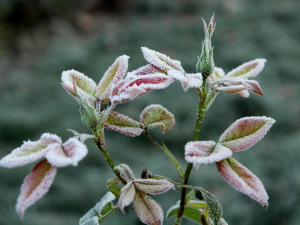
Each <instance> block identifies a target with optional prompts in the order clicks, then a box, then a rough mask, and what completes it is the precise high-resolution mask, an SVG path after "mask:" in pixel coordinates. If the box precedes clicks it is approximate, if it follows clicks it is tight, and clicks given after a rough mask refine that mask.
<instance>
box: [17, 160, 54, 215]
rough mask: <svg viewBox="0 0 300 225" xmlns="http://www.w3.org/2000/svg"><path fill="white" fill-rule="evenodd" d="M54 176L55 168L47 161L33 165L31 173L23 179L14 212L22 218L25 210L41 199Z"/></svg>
mask: <svg viewBox="0 0 300 225" xmlns="http://www.w3.org/2000/svg"><path fill="white" fill-rule="evenodd" d="M55 175H56V167H54V166H51V164H50V163H48V162H47V160H43V161H41V162H39V163H38V164H36V165H35V167H34V168H33V169H32V171H31V173H30V174H29V175H28V176H27V177H26V178H25V180H24V183H23V184H22V187H21V193H20V195H19V197H18V200H17V205H16V210H17V212H18V214H19V215H20V217H21V218H23V216H24V213H25V210H26V209H27V208H28V207H29V206H31V205H33V204H34V203H35V202H36V201H38V200H39V199H40V198H42V197H43V196H44V195H45V194H46V193H47V192H48V190H49V188H50V186H51V184H52V183H53V180H54V177H55Z"/></svg>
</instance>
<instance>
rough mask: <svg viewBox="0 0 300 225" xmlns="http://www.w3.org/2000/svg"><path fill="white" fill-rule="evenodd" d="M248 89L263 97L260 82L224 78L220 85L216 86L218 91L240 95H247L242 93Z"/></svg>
mask: <svg viewBox="0 0 300 225" xmlns="http://www.w3.org/2000/svg"><path fill="white" fill-rule="evenodd" d="M246 89H248V90H250V91H252V92H253V93H255V94H258V95H263V94H262V91H261V89H260V86H259V84H258V82H256V81H255V80H247V79H244V78H228V79H227V78H224V79H222V80H220V82H219V83H218V85H217V86H216V91H221V92H226V93H238V92H239V94H241V95H242V96H243V95H246V96H245V97H248V94H246V93H240V92H241V91H245V90H246Z"/></svg>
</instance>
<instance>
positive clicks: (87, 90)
mask: <svg viewBox="0 0 300 225" xmlns="http://www.w3.org/2000/svg"><path fill="white" fill-rule="evenodd" d="M61 81H62V84H63V86H64V85H66V86H68V87H69V88H71V89H72V90H73V92H75V93H78V94H79V96H88V97H93V96H95V92H96V88H97V85H96V83H95V81H93V80H92V79H91V78H89V77H87V76H85V75H84V74H83V73H80V72H78V71H76V70H67V71H63V72H62V75H61Z"/></svg>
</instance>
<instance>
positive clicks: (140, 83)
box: [111, 73, 174, 104]
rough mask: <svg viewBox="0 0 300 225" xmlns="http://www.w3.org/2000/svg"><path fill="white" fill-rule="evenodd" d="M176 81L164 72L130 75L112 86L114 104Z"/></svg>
mask: <svg viewBox="0 0 300 225" xmlns="http://www.w3.org/2000/svg"><path fill="white" fill-rule="evenodd" d="M173 81H174V79H173V78H170V77H168V76H166V75H164V74H159V73H157V74H150V75H140V76H129V77H126V78H125V79H124V80H122V81H120V82H119V83H117V84H116V85H115V86H114V87H113V88H112V93H111V102H112V104H120V103H123V102H126V101H130V100H133V99H135V98H137V97H139V96H141V95H144V94H147V93H148V92H150V91H153V90H159V89H164V88H166V87H168V86H169V85H170V84H171V83H172V82H173Z"/></svg>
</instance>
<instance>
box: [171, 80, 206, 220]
mask: <svg viewBox="0 0 300 225" xmlns="http://www.w3.org/2000/svg"><path fill="white" fill-rule="evenodd" d="M198 93H199V98H200V102H199V108H198V112H197V121H196V127H195V132H194V141H198V140H199V136H200V128H201V125H202V120H203V117H204V114H205V112H206V104H207V102H206V95H207V92H206V81H205V80H204V81H203V84H202V87H201V89H199V90H198ZM192 168H193V164H192V163H189V164H188V165H187V167H186V170H185V173H184V182H183V185H187V184H188V180H189V177H190V174H191V172H192ZM186 194H187V188H182V190H181V198H180V207H179V210H178V214H177V218H176V220H175V223H174V225H180V224H181V220H182V216H183V212H184V208H185V205H186V202H185V199H186Z"/></svg>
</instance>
